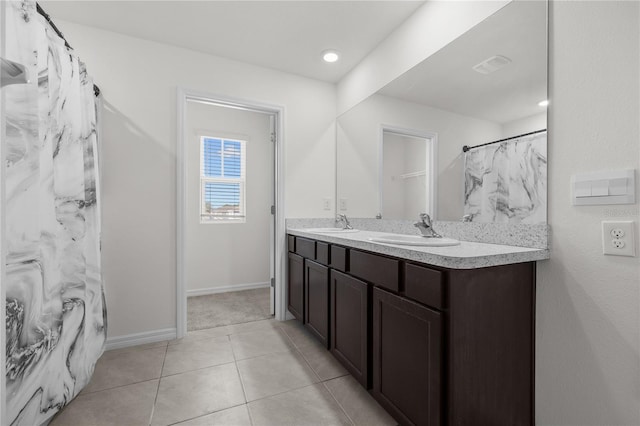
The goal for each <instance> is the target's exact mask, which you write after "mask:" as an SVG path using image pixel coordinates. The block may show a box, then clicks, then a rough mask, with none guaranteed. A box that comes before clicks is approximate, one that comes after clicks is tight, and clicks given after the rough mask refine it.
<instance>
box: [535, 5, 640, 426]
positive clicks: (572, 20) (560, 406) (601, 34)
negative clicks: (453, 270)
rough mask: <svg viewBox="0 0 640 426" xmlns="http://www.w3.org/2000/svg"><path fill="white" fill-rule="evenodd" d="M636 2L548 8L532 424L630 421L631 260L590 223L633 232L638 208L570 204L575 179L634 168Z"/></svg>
mask: <svg viewBox="0 0 640 426" xmlns="http://www.w3.org/2000/svg"><path fill="white" fill-rule="evenodd" d="M638 6H639V4H638V2H624V1H623V2H614V1H601V2H600V1H593V2H591V1H555V2H552V3H551V8H550V14H551V16H550V18H551V20H550V42H551V43H550V44H551V50H550V76H549V77H550V78H549V83H550V86H549V89H550V101H551V104H550V106H549V142H548V143H549V150H548V153H549V179H550V181H549V186H548V187H549V223H550V224H551V229H552V234H553V236H552V251H551V259H550V260H548V261H544V262H539V264H538V288H537V324H536V332H537V341H536V345H537V347H536V419H537V424H539V425H605V424H606V425H638V424H640V342H639V340H640V262H639V261H638V256H636V257H634V258H631V257H614V256H603V255H602V253H601V251H602V249H601V238H600V222H601V221H602V220H611V219H622V220H624V219H630V220H634V221H635V224H636V230H638V224H639V214H638V210H639V208H638V204H637V203H636V204H635V205H612V206H579V207H576V206H572V205H571V199H570V178H571V176H572V175H574V174H576V173H585V172H591V171H597V170H607V169H612V170H615V169H623V168H635V169H636V170H637V169H638V168H639V166H640V165H639V157H640V149H639V145H640V144H639V142H638V141H639V140H640V130H639V126H640V105H639V95H640V87H639V84H638V81H639V76H640V66H639V57H640V45H639V37H640V34H639V33H638V28H639V18H640V16H639V7H638ZM636 173H637V171H636ZM637 176H638V175H637V174H636V185H638V177H637ZM636 188H637V186H636ZM638 199H639V198H638V194H636V200H638ZM637 244H638V235H637V234H636V247H638V246H637Z"/></svg>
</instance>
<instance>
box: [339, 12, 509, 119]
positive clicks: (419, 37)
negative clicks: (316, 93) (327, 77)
mask: <svg viewBox="0 0 640 426" xmlns="http://www.w3.org/2000/svg"><path fill="white" fill-rule="evenodd" d="M510 2H511V0H500V1H438V0H429V1H427V2H426V3H425V4H424V5H423V6H421V7H420V8H419V9H418V10H416V12H414V13H413V14H412V15H411V16H410V17H409V18H408V19H407V20H406V21H405V22H404V23H403V24H402V25H401V26H400V27H398V28H397V29H396V30H395V31H394V32H393V33H391V34H390V35H389V37H387V38H386V39H385V40H384V41H383V42H382V43H380V44H379V45H378V46H377V47H376V48H375V49H374V50H373V51H372V52H371V53H369V55H367V56H366V57H365V58H364V59H363V60H362V61H361V62H360V63H359V64H358V65H357V66H356V67H355V68H353V69H352V70H351V71H350V72H349V73H347V75H345V76H344V77H343V78H342V79H341V80H340V82H339V83H338V113H340V114H341V113H343V112H345V111H347V110H348V109H349V108H351V107H353V106H355V105H356V104H358V103H359V102H361V101H363V100H364V99H366V98H367V97H368V96H369V95H372V94H374V93H375V92H377V91H378V90H379V89H381V88H382V87H384V86H386V85H387V84H388V83H390V82H391V81H393V80H394V79H395V78H396V77H398V76H400V75H401V74H403V73H404V72H406V71H408V70H409V69H411V68H412V67H414V66H415V65H417V64H419V63H420V62H422V61H423V60H424V59H426V58H428V57H429V56H431V55H433V54H434V53H435V52H437V51H438V50H440V49H442V48H443V47H444V46H446V45H447V44H449V43H450V42H452V41H453V40H455V39H456V38H457V37H459V36H460V35H462V34H464V33H465V32H467V31H468V30H469V29H471V28H472V27H474V26H475V25H477V24H479V23H480V22H482V21H483V20H484V19H485V18H487V17H489V16H491V15H492V14H493V13H495V12H496V11H498V10H499V9H501V8H502V7H504V6H505V5H507V4H509V3H510Z"/></svg>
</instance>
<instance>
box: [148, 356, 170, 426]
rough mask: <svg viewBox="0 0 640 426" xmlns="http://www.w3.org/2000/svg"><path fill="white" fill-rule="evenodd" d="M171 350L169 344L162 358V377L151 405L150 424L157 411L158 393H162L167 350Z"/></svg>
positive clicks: (159, 379)
mask: <svg viewBox="0 0 640 426" xmlns="http://www.w3.org/2000/svg"><path fill="white" fill-rule="evenodd" d="M168 350H169V345H167V346H165V348H164V358H163V359H162V367H160V377H159V378H158V387H157V388H156V397H155V398H154V399H153V405H152V406H151V416H150V417H149V425H151V422H152V421H153V415H154V414H155V412H156V403H157V402H158V394H159V393H160V381H161V380H162V370H164V363H165V361H166V360H167V351H168Z"/></svg>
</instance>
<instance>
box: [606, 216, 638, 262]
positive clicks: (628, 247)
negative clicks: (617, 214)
mask: <svg viewBox="0 0 640 426" xmlns="http://www.w3.org/2000/svg"><path fill="white" fill-rule="evenodd" d="M635 241H636V239H635V235H634V226H633V221H632V220H620V221H603V222H602V253H603V254H610V255H613V256H631V257H634V256H635V255H636V247H635Z"/></svg>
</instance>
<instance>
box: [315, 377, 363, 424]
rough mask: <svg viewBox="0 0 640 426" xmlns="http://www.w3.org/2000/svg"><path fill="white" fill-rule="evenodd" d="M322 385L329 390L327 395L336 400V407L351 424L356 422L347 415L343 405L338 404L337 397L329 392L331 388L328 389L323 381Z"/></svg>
mask: <svg viewBox="0 0 640 426" xmlns="http://www.w3.org/2000/svg"><path fill="white" fill-rule="evenodd" d="M322 386H324V388H325V389H326V390H327V392H329V395H331V398H332V399H333V400H334V401H335V402H336V404H338V407H340V410H342V412H343V413H344V415H345V416H347V419H349V421H350V422H351V424H352V425H355V424H356V422H354V421H353V419H352V418H351V417H349V414H348V413H347V410H345V409H344V407H343V406H342V404H340V401H338V398H336V397H335V395H334V394H333V393H332V392H331V389H329V387H328V386H327V384H326V383H325V382H322Z"/></svg>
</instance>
